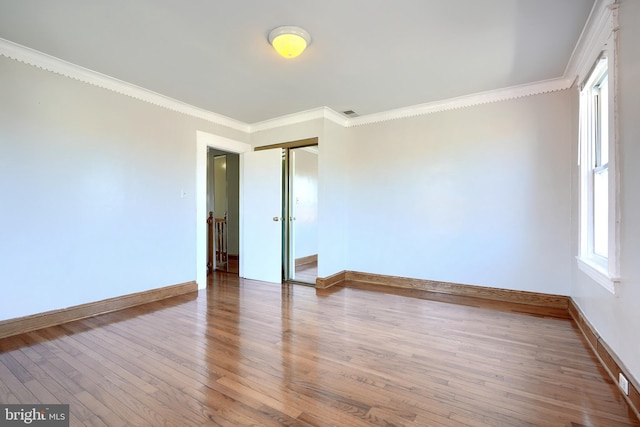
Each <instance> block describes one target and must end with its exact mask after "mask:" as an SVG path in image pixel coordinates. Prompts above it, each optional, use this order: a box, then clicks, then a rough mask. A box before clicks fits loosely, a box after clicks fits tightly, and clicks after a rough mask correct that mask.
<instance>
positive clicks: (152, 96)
mask: <svg viewBox="0 0 640 427" xmlns="http://www.w3.org/2000/svg"><path fill="white" fill-rule="evenodd" d="M0 55H2V56H5V57H7V58H10V59H14V60H16V61H19V62H23V63H25V64H29V65H32V66H34V67H37V68H41V69H43V70H46V71H50V72H52V73H56V74H61V75H63V76H66V77H69V78H71V79H75V80H79V81H81V82H84V83H88V84H90V85H93V86H97V87H100V88H103V89H107V90H110V91H113V92H116V93H119V94H121V95H125V96H129V97H131V98H135V99H138V100H141V101H145V102H148V103H150V104H153V105H157V106H159V107H163V108H167V109H169V110H171V111H176V112H179V113H183V114H187V115H189V116H192V117H196V118H199V119H203V120H206V121H208V122H212V123H216V124H219V125H222V126H226V127H229V128H232V129H236V130H239V131H243V132H249V125H248V124H246V123H244V122H241V121H239V120H235V119H232V118H229V117H226V116H223V115H221V114H217V113H213V112H211V111H207V110H204V109H202V108H198V107H194V106H193V105H190V104H187V103H184V102H182V101H178V100H176V99H173V98H169V97H168V96H164V95H161V94H159V93H156V92H153V91H150V90H148V89H145V88H142V87H140V86H136V85H133V84H131V83H127V82H125V81H122V80H118V79H116V78H113V77H110V76H107V75H105V74H101V73H98V72H97V71H93V70H90V69H88V68H84V67H81V66H79V65H75V64H72V63H70V62H67V61H65V60H62V59H60V58H56V57H55V56H51V55H47V54H46V53H43V52H40V51H37V50H35V49H31V48H28V47H26V46H22V45H19V44H17V43H14V42H11V41H9V40H5V39H0Z"/></svg>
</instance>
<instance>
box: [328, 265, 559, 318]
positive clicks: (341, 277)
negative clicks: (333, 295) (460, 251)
mask: <svg viewBox="0 0 640 427" xmlns="http://www.w3.org/2000/svg"><path fill="white" fill-rule="evenodd" d="M349 282H362V283H370V284H375V285H383V286H391V287H396V288H407V289H417V290H421V291H428V292H439V293H445V294H450V295H457V296H465V297H474V298H483V299H489V300H495V301H503V302H514V303H518V304H528V305H536V306H541V307H548V308H560V309H564V310H566V309H567V308H568V307H569V297H567V296H564V295H553V294H543V293H539V292H527V291H516V290H512V289H499V288H489V287H484V286H476V285H463V284H460V283H450V282H438V281H434V280H425V279H412V278H408V277H399V276H386V275H382V274H372V273H362V272H359V271H342V272H340V273H336V274H334V275H332V276H329V277H327V278H318V279H317V280H316V287H318V288H328V287H329V286H334V285H342V286H347V287H348V286H349ZM319 283H320V284H321V285H322V286H318V284H319Z"/></svg>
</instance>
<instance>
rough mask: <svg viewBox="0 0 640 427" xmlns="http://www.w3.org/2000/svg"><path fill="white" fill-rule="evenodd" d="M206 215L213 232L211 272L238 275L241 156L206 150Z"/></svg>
mask: <svg viewBox="0 0 640 427" xmlns="http://www.w3.org/2000/svg"><path fill="white" fill-rule="evenodd" d="M207 212H209V218H210V219H209V221H210V224H211V225H210V226H211V228H212V230H211V231H210V233H209V237H208V238H209V239H210V240H211V242H210V243H209V244H210V246H211V254H210V260H209V262H210V263H211V267H212V268H211V269H212V270H217V271H224V272H228V273H234V274H238V269H239V253H240V250H239V246H240V244H239V241H240V237H239V236H240V156H239V155H238V154H236V153H230V152H226V151H222V150H218V149H214V148H210V147H209V148H208V149H207Z"/></svg>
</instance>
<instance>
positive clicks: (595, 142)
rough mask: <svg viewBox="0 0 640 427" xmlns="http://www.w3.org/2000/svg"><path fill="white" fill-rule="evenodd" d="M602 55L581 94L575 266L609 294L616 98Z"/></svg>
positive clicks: (613, 267) (613, 275) (614, 270)
mask: <svg viewBox="0 0 640 427" xmlns="http://www.w3.org/2000/svg"><path fill="white" fill-rule="evenodd" d="M610 74H611V75H613V73H610V70H609V60H608V59H607V57H606V56H602V57H601V58H600V59H599V60H598V61H597V62H596V64H595V66H594V67H593V69H592V71H591V72H590V73H589V75H588V77H587V79H586V80H585V82H584V84H583V86H582V90H581V91H580V176H581V180H580V181H581V182H580V254H579V255H578V265H579V267H580V268H581V269H582V270H583V271H585V272H586V273H587V274H588V275H589V276H591V277H592V278H593V279H595V280H596V281H597V282H598V283H600V284H601V285H603V286H604V287H605V288H607V289H608V290H610V291H612V292H614V290H615V289H614V283H615V282H617V281H618V278H617V276H618V266H617V253H616V251H617V232H616V230H617V224H616V211H617V209H616V197H615V196H616V192H615V167H614V166H615V165H614V162H613V161H612V160H615V126H614V125H615V117H614V116H613V114H614V112H615V108H614V103H615V97H614V96H613V94H614V92H613V90H612V87H611V85H612V83H613V78H611V79H610V78H609V77H610Z"/></svg>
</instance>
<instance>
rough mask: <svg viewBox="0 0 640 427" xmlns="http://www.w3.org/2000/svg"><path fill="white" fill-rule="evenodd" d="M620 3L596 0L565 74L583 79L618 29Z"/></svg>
mask: <svg viewBox="0 0 640 427" xmlns="http://www.w3.org/2000/svg"><path fill="white" fill-rule="evenodd" d="M618 6H619V5H618V3H617V1H616V0H596V2H595V3H594V4H593V8H592V9H591V13H590V14H589V18H587V23H586V24H585V26H584V29H583V30H582V33H581V34H580V38H579V39H578V43H576V46H575V48H574V49H573V53H572V54H571V58H570V59H569V63H568V64H567V68H566V69H565V71H564V75H565V76H566V77H567V78H570V79H571V80H576V78H577V79H578V80H582V79H583V78H584V77H585V76H586V75H587V73H589V71H590V70H591V67H592V66H593V64H594V63H595V61H596V60H597V59H598V56H599V55H600V53H601V52H602V51H603V50H604V48H605V45H606V43H607V41H608V40H609V37H610V35H611V33H612V32H613V31H616V30H617V28H615V26H616V25H617V21H616V19H614V18H615V17H616V16H617V10H618Z"/></svg>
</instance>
